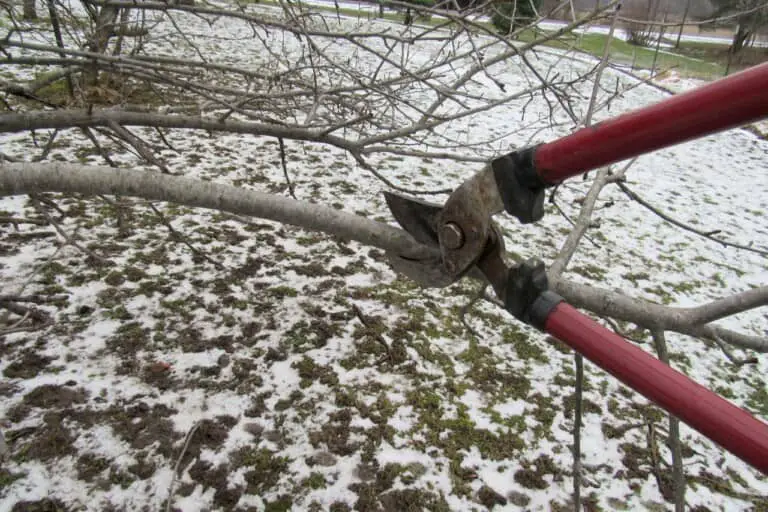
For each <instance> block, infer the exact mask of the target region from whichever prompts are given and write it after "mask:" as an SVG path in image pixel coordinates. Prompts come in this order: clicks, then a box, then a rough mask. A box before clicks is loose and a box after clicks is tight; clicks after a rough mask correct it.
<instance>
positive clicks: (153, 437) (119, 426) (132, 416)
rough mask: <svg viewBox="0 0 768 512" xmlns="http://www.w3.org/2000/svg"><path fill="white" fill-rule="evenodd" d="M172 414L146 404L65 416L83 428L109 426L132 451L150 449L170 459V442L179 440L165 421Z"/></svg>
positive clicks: (171, 449) (79, 412)
mask: <svg viewBox="0 0 768 512" xmlns="http://www.w3.org/2000/svg"><path fill="white" fill-rule="evenodd" d="M176 412H177V411H176V410H175V409H171V408H170V407H167V406H165V405H162V404H156V405H154V406H150V405H149V404H147V403H146V402H138V403H137V404H134V405H122V404H117V405H114V406H112V407H110V408H108V409H105V410H102V411H96V410H92V409H86V410H79V411H71V412H69V413H68V415H69V416H70V417H71V418H72V420H73V421H75V422H77V423H79V424H80V425H81V426H83V427H86V428H92V427H94V426H96V425H110V426H111V427H112V430H113V431H114V433H115V435H116V436H117V437H119V438H120V439H122V440H123V441H125V442H126V443H128V444H129V445H131V447H133V448H134V449H136V450H144V449H150V450H151V451H152V452H153V453H157V454H160V455H162V456H163V457H166V458H171V457H173V456H174V455H175V453H176V452H175V450H174V443H175V442H176V441H178V440H179V439H180V438H181V437H182V434H180V433H179V432H176V431H175V430H174V428H173V422H172V421H171V420H170V419H168V417H169V416H171V415H173V414H176ZM150 447H151V448H150Z"/></svg>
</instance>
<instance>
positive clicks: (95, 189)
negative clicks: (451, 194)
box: [0, 163, 768, 352]
mask: <svg viewBox="0 0 768 512" xmlns="http://www.w3.org/2000/svg"><path fill="white" fill-rule="evenodd" d="M42 192H64V193H78V194H85V195H99V194H103V195H125V196H133V197H141V198H144V199H147V200H154V201H169V202H174V203H179V204H183V205H186V206H192V207H199V208H210V209H214V210H220V211H225V212H229V213H234V214H238V215H249V216H254V217H261V218H264V219H271V220H274V221H277V222H282V223H286V224H291V225H295V226H300V227H302V228H305V229H309V230H316V231H323V232H325V233H329V234H332V235H336V236H339V237H341V238H345V239H350V240H356V241H358V242H361V243H363V244H365V245H371V246H374V247H378V248H381V249H383V250H385V251H388V252H390V253H392V254H396V255H399V256H402V257H405V258H409V259H413V260H430V259H437V258H439V251H437V250H435V249H434V248H432V247H428V246H425V245H422V244H420V243H418V242H416V241H415V240H414V239H413V238H411V236H410V235H408V234H407V233H406V232H405V231H404V230H402V229H400V228H396V227H393V226H390V225H387V224H384V223H381V222H376V221H373V220H370V219H367V218H364V217H360V216H357V215H353V214H349V213H345V212H342V211H339V210H336V209H334V208H330V207H325V206H322V205H317V204H312V203H304V202H299V201H295V200H292V199H289V198H285V197H280V196H275V195H271V194H265V193H262V192H257V191H253V190H247V189H243V188H238V187H233V186H228V185H222V184H216V183H212V182H205V181H200V180H195V179H190V178H184V177H180V176H170V175H163V174H159V173H150V172H145V171H137V170H128V169H113V168H110V167H103V166H82V165H77V164H64V163H54V164H39V163H9V164H0V195H5V196H7V195H16V194H27V193H42ZM550 284H551V286H552V289H553V290H554V291H556V292H557V293H559V294H560V295H561V296H563V297H564V298H565V299H566V300H567V301H568V302H569V303H571V304H572V305H573V306H575V307H580V308H583V309H587V310H589V311H592V312H593V313H595V314H597V315H599V316H610V317H613V318H616V319H619V320H625V321H629V322H633V323H635V324H637V325H640V326H643V327H647V328H658V329H664V330H666V331H675V332H679V333H683V334H688V335H691V336H695V337H700V338H706V339H711V340H713V341H714V340H715V339H716V336H717V337H719V338H720V339H721V340H722V341H724V342H726V343H728V344H731V345H735V346H738V347H741V348H745V349H750V350H754V351H756V352H768V338H764V337H758V336H750V335H746V334H741V333H737V332H733V331H731V330H728V329H725V328H723V327H719V326H716V325H709V324H707V325H702V324H701V321H702V319H704V320H708V319H711V318H720V317H721V315H725V314H727V313H730V314H734V313H736V312H739V311H744V310H746V309H751V308H754V307H757V306H760V305H765V304H766V303H767V302H768V301H767V300H766V298H767V297H768V293H767V289H768V287H763V288H758V289H757V290H749V291H747V292H743V293H741V294H737V295H734V296H733V297H728V298H724V299H720V300H719V301H715V302H714V303H712V304H708V305H704V306H700V307H699V308H674V307H667V306H661V305H659V304H654V303H651V302H648V301H644V300H640V299H634V298H631V297H628V296H626V295H623V294H621V293H618V292H614V291H611V290H606V289H603V288H598V287H594V286H587V285H583V284H578V283H574V282H572V281H568V280H566V279H562V278H559V279H551V283H550Z"/></svg>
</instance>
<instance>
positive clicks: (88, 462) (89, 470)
mask: <svg viewBox="0 0 768 512" xmlns="http://www.w3.org/2000/svg"><path fill="white" fill-rule="evenodd" d="M75 468H76V469H77V478H78V479H79V480H83V481H85V482H92V481H93V480H94V479H95V478H96V477H97V476H99V475H100V474H101V473H103V472H104V471H105V470H107V469H108V468H109V461H108V460H107V459H105V458H103V457H98V456H96V455H94V454H91V453H86V454H83V455H81V456H80V457H78V459H77V463H76V464H75Z"/></svg>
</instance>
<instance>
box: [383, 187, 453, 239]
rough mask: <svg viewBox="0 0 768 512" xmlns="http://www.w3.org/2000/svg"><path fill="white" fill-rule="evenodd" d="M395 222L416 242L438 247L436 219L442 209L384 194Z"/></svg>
mask: <svg viewBox="0 0 768 512" xmlns="http://www.w3.org/2000/svg"><path fill="white" fill-rule="evenodd" d="M384 198H385V199H386V201H387V205H388V206H389V210H390V211H391V212H392V215H393V216H394V217H395V220H396V221H397V222H398V223H399V224H400V226H402V228H403V229H404V230H406V231H407V232H408V233H409V234H410V235H411V236H412V237H413V238H415V239H416V240H417V241H419V242H421V243H423V244H425V245H431V246H433V247H438V246H439V244H440V242H439V238H438V235H437V218H438V216H439V215H440V212H441V211H442V209H443V207H442V206H441V205H439V204H434V203H428V202H426V201H422V200H420V199H416V198H413V197H408V196H404V195H402V194H398V193H395V192H384Z"/></svg>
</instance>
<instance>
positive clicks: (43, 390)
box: [8, 384, 88, 423]
mask: <svg viewBox="0 0 768 512" xmlns="http://www.w3.org/2000/svg"><path fill="white" fill-rule="evenodd" d="M87 396H88V395H87V393H86V391H85V390H84V389H72V388H68V387H65V386H59V385H55V384H45V385H43V386H39V387H37V388H35V389H33V390H32V391H30V392H29V393H27V394H26V395H24V398H22V400H21V403H19V404H17V405H16V406H14V407H13V408H12V409H11V410H10V411H8V419H9V420H10V421H12V422H14V423H18V422H20V421H22V420H23V419H24V418H26V417H27V416H28V415H29V413H30V412H31V411H32V409H33V408H39V409H59V410H64V409H69V408H71V407H72V406H73V405H75V404H81V403H84V402H85V400H86V398H87Z"/></svg>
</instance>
